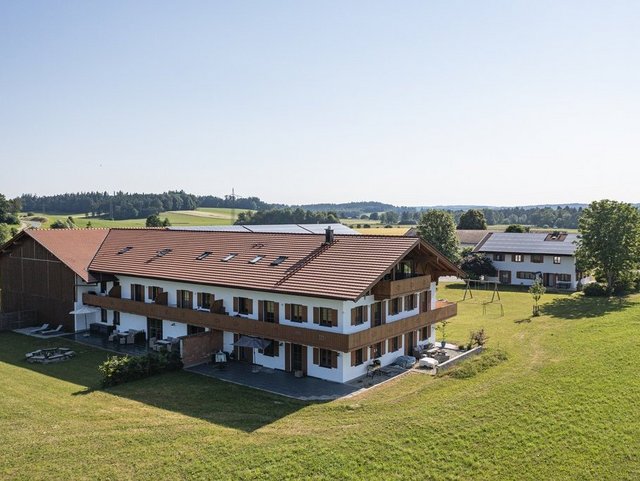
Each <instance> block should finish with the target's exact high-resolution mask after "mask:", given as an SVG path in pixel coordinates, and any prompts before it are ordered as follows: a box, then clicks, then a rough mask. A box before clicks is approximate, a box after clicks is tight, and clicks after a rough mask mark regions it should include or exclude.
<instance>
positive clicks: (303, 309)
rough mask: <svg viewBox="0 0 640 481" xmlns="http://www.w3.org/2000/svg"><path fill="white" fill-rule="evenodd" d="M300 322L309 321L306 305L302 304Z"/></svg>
mask: <svg viewBox="0 0 640 481" xmlns="http://www.w3.org/2000/svg"><path fill="white" fill-rule="evenodd" d="M302 322H309V317H308V312H307V306H302Z"/></svg>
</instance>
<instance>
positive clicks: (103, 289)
mask: <svg viewBox="0 0 640 481" xmlns="http://www.w3.org/2000/svg"><path fill="white" fill-rule="evenodd" d="M100 293H101V294H106V293H107V281H100Z"/></svg>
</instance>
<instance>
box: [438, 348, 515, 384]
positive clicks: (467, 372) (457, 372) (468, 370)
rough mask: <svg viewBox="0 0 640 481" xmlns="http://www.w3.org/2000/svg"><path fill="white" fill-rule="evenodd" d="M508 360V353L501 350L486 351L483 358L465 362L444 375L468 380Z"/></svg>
mask: <svg viewBox="0 0 640 481" xmlns="http://www.w3.org/2000/svg"><path fill="white" fill-rule="evenodd" d="M507 359H508V356H507V353H506V352H505V351H503V350H501V349H496V350H494V351H486V352H485V353H483V354H482V355H481V356H479V357H476V358H474V359H471V360H469V361H465V362H463V363H461V364H459V365H458V366H456V367H454V368H453V369H451V370H450V371H447V372H445V373H444V375H445V376H451V377H452V378H454V379H468V378H470V377H473V376H475V375H476V374H479V373H481V372H483V371H486V370H487V369H489V368H490V367H493V366H497V365H498V364H500V363H501V362H503V361H506V360H507Z"/></svg>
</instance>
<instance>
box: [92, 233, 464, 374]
mask: <svg viewBox="0 0 640 481" xmlns="http://www.w3.org/2000/svg"><path fill="white" fill-rule="evenodd" d="M89 271H90V273H91V275H92V276H94V278H95V279H96V280H101V281H103V282H102V284H101V285H100V286H101V287H100V292H95V293H85V294H83V296H82V297H83V302H84V304H85V305H89V306H95V307H99V308H101V309H102V310H103V311H102V312H103V315H102V316H101V318H102V319H103V323H104V324H106V325H107V326H114V325H115V326H117V328H118V329H120V330H127V329H136V330H143V331H145V332H146V334H147V337H148V338H156V339H161V338H166V337H168V336H171V337H180V338H181V339H182V355H183V360H184V361H185V364H187V365H189V364H196V363H199V362H204V361H207V360H209V359H210V357H211V354H212V353H214V352H216V351H218V350H224V351H227V352H233V353H234V355H235V357H236V358H237V359H239V360H241V361H246V362H251V363H255V364H259V365H262V366H266V367H269V368H274V369H281V370H284V371H295V372H299V373H301V374H304V375H309V376H314V377H318V378H322V379H327V380H331V381H337V382H347V381H350V380H352V379H354V378H357V377H360V376H362V375H364V374H366V372H367V366H368V365H369V364H370V363H371V361H372V360H373V359H377V360H379V361H380V363H381V365H383V366H384V365H388V364H391V363H392V362H394V361H395V360H396V358H397V357H398V356H400V355H402V354H407V353H411V352H412V350H413V348H414V346H416V345H418V344H419V343H426V342H434V340H435V333H434V332H433V331H434V330H433V329H432V325H433V324H434V323H436V322H439V321H441V320H443V319H447V318H450V317H453V316H455V315H456V313H457V306H456V304H454V303H447V302H440V301H436V281H437V279H438V278H439V277H440V276H444V275H459V276H462V275H464V274H463V273H462V272H461V271H460V270H459V269H458V268H457V267H456V266H455V265H453V264H452V263H451V262H449V261H448V260H447V259H446V258H445V257H444V256H443V255H442V254H440V253H439V252H438V251H437V250H435V249H434V248H433V247H431V246H430V245H428V244H427V243H425V242H423V241H421V240H420V239H418V238H409V237H402V236H399V237H393V236H367V235H335V234H334V233H333V231H331V230H327V231H326V232H325V233H323V234H320V235H317V234H283V233H275V234H274V233H271V234H269V233H255V232H221V231H203V230H195V231H194V230H145V229H128V230H127V229H112V230H111V231H110V232H109V234H108V235H107V236H106V239H105V240H104V242H103V243H102V245H101V246H100V248H99V249H98V251H97V254H96V255H95V257H94V259H93V260H92V261H91V263H90V266H89Z"/></svg>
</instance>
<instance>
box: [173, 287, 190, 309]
mask: <svg viewBox="0 0 640 481" xmlns="http://www.w3.org/2000/svg"><path fill="white" fill-rule="evenodd" d="M176 305H177V306H178V307H180V308H182V309H193V293H192V292H191V291H185V290H182V289H178V291H177V303H176Z"/></svg>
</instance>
